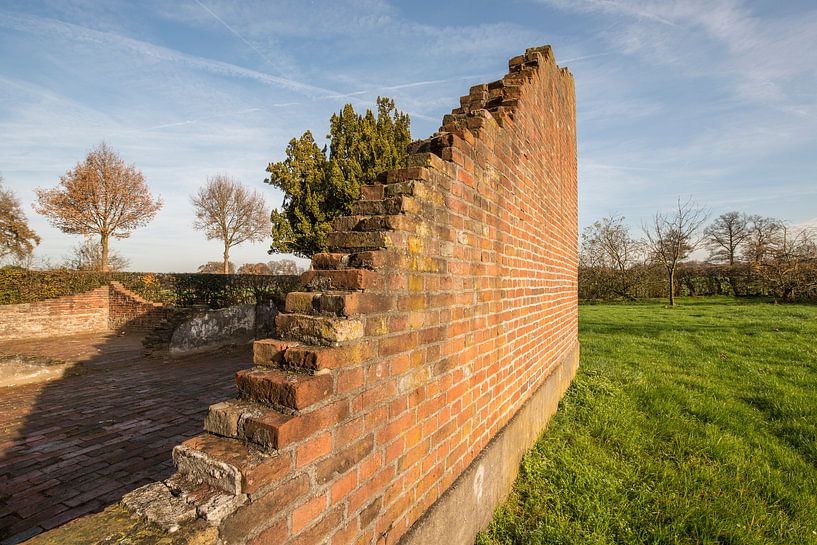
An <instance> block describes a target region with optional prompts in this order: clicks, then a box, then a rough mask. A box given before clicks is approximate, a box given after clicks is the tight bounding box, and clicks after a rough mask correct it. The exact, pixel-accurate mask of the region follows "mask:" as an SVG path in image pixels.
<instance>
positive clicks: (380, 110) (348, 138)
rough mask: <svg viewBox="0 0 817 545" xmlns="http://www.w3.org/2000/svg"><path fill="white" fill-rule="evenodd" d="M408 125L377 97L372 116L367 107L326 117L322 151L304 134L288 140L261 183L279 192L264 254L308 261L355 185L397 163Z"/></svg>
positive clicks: (343, 209)
mask: <svg viewBox="0 0 817 545" xmlns="http://www.w3.org/2000/svg"><path fill="white" fill-rule="evenodd" d="M409 125H410V120H409V116H408V114H405V113H402V112H400V111H398V110H397V109H396V107H395V105H394V101H393V100H391V99H389V98H386V97H378V99H377V115H375V114H374V113H373V112H372V111H371V110H369V109H367V110H366V113H365V114H363V115H360V114H358V113H357V112H355V110H354V108H353V107H352V105H351V104H346V105H345V106H344V107H343V109H342V110H341V111H340V112H339V113H337V114H333V115H332V118H331V119H330V122H329V134H328V135H327V138H328V140H329V144H328V149H327V146H325V147H324V148H320V147H319V146H318V144H317V143H316V142H315V139H314V137H313V136H312V133H311V132H309V131H307V132H305V133H304V134H303V135H302V136H301V137H300V138H293V139H292V140H291V141H290V142H289V145H288V146H287V149H286V159H284V160H283V161H281V162H278V163H270V164H269V166H267V172H268V173H269V178H267V179H266V180H264V181H265V182H266V183H268V184H271V185H273V186H275V187H277V188H279V189H281V190H282V191H283V192H284V203H283V206H282V207H281V209H280V210H278V209H276V210H273V212H272V216H271V219H272V247H271V248H270V253H273V252H291V253H294V254H297V255H300V256H304V257H310V256H312V254H314V253H317V252H321V251H325V250H326V236H327V234H328V233H329V232H330V231H331V230H332V220H333V219H335V218H336V217H338V216H340V215H343V214H345V213H347V212H348V210H349V206H350V205H351V204H352V203H353V202H355V201H356V200H357V199H358V197H359V196H360V186H361V185H363V184H367V183H372V182H373V181H374V179H375V178H376V177H377V175H378V174H380V173H382V172H385V171H387V170H390V169H393V168H397V167H400V166H402V165H403V163H404V162H405V158H406V153H407V148H408V145H409V143H410V142H411V133H410V131H409ZM327 151H328V154H327Z"/></svg>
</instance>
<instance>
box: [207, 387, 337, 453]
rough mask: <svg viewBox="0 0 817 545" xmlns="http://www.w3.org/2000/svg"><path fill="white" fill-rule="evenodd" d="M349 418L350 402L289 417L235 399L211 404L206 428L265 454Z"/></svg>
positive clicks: (261, 405) (257, 404)
mask: <svg viewBox="0 0 817 545" xmlns="http://www.w3.org/2000/svg"><path fill="white" fill-rule="evenodd" d="M348 416H349V403H348V400H345V401H338V402H335V403H331V404H329V405H325V406H323V407H320V408H318V409H315V410H312V411H310V412H305V413H299V414H294V415H289V414H283V413H281V412H279V411H276V410H275V409H273V408H271V407H268V406H266V405H263V404H261V403H257V402H253V401H248V400H242V399H231V400H228V401H222V402H221V403H216V404H214V405H211V406H210V409H209V412H208V414H207V417H206V418H205V421H204V426H205V429H206V430H207V431H209V432H210V433H211V434H215V435H218V436H222V437H225V438H227V439H238V440H241V441H242V442H245V443H246V442H248V443H252V444H253V445H255V448H256V449H260V450H262V452H263V451H264V450H271V449H272V450H281V449H284V448H286V447H288V446H289V445H291V444H292V443H296V442H298V441H302V440H304V439H306V438H308V437H310V436H312V435H314V434H316V433H319V432H321V431H324V430H326V429H328V428H330V427H332V425H334V424H337V423H339V422H341V421H342V420H344V419H346V418H347V417H348Z"/></svg>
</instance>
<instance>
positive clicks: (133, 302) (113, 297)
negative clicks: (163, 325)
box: [108, 282, 170, 333]
mask: <svg viewBox="0 0 817 545" xmlns="http://www.w3.org/2000/svg"><path fill="white" fill-rule="evenodd" d="M108 289H109V305H110V312H109V315H108V328H109V329H110V330H111V331H120V330H124V331H128V332H143V333H144V332H148V331H153V329H154V328H155V327H156V325H157V324H158V323H159V322H160V321H162V320H163V319H164V318H166V317H168V316H169V315H170V310H169V309H167V308H166V307H165V306H164V305H162V304H161V303H153V302H151V301H148V300H146V299H144V298H142V297H141V296H139V295H137V294H136V293H134V292H132V291H131V290H129V289H127V288H125V286H123V285H122V284H120V283H119V282H111V283H110V285H109V286H108Z"/></svg>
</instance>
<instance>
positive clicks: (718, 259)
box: [704, 212, 750, 267]
mask: <svg viewBox="0 0 817 545" xmlns="http://www.w3.org/2000/svg"><path fill="white" fill-rule="evenodd" d="M749 234H750V231H749V218H748V217H747V216H746V214H743V213H741V212H726V213H725V214H721V215H720V216H718V217H717V218H716V219H715V221H713V222H712V224H710V225H708V226H707V227H706V229H704V245H705V246H706V248H707V249H708V250H709V259H710V260H711V261H713V262H715V263H726V264H728V265H729V266H730V267H732V266H734V265H735V260H736V259H737V257H738V249H739V248H740V247H741V246H742V245H743V243H744V242H745V241H746V240H747V239H748V238H749Z"/></svg>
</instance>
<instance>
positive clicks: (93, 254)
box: [65, 238, 130, 271]
mask: <svg viewBox="0 0 817 545" xmlns="http://www.w3.org/2000/svg"><path fill="white" fill-rule="evenodd" d="M107 260H108V261H107V263H108V268H107V270H109V271H124V270H125V269H127V268H128V266H129V265H130V261H128V260H127V259H126V258H125V257H123V256H121V255H119V254H118V253H117V252H116V251H114V250H110V251H109V252H108V258H107ZM65 266H66V267H67V268H69V269H75V270H77V271H101V270H103V269H102V246H101V245H100V244H99V241H97V240H94V239H91V238H86V239H85V241H84V242H82V244H78V245H77V246H75V247H74V249H73V251H72V254H71V255H70V256H68V257H67V258H66V259H65Z"/></svg>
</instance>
